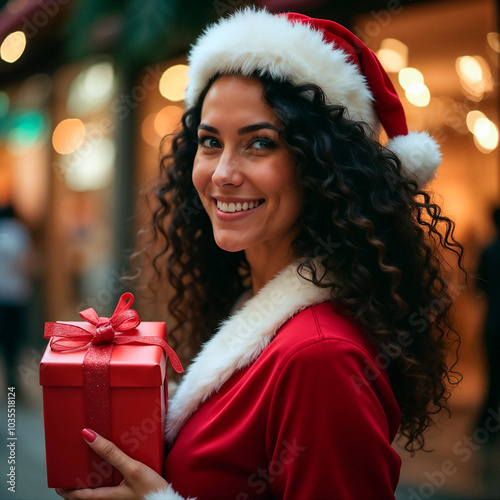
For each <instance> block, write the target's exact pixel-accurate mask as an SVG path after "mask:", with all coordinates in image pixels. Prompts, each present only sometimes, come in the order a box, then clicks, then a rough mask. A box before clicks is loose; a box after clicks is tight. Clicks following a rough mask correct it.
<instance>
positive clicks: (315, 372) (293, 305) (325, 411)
mask: <svg viewBox="0 0 500 500" xmlns="http://www.w3.org/2000/svg"><path fill="white" fill-rule="evenodd" d="M189 63H190V76H191V80H190V83H189V86H188V91H187V96H186V101H187V104H188V106H189V107H190V106H192V105H193V104H194V103H195V102H196V101H197V99H198V97H199V95H200V93H201V92H202V90H203V88H204V87H205V86H206V84H207V83H208V81H209V80H210V78H212V77H213V76H214V75H216V74H230V73H236V74H242V75H246V76H248V75H252V74H253V73H254V72H255V71H260V72H262V73H264V72H265V73H268V74H270V75H271V76H272V77H274V78H276V79H285V78H287V79H290V80H291V81H292V82H294V83H307V82H309V83H316V84H317V85H319V86H320V87H321V88H322V89H323V90H324V91H325V94H326V96H327V98H328V100H329V101H330V102H332V103H339V104H342V105H344V106H346V108H347V110H348V113H349V115H350V117H351V118H352V119H355V120H359V121H360V122H362V123H364V124H366V125H367V126H368V127H370V129H376V128H377V126H378V125H380V124H381V125H383V126H384V128H385V129H386V132H387V134H388V136H389V138H390V143H389V144H388V146H389V147H390V148H391V149H392V150H393V151H394V152H396V154H398V155H400V157H401V159H402V164H403V166H404V168H406V170H407V172H408V173H409V174H410V175H412V176H414V178H416V179H417V180H418V182H420V183H421V184H424V183H425V182H426V181H427V180H429V179H430V178H432V176H433V175H434V171H435V168H436V167H437V165H438V164H439V160H440V154H439V149H438V147H437V145H436V144H435V143H434V141H433V140H432V139H431V138H430V137H429V136H428V135H427V134H425V133H419V134H417V133H410V134H409V133H408V130H407V128H406V122H405V118H404V112H403V108H402V105H401V102H400V101H399V99H398V98H397V95H396V92H395V91H394V88H393V87H392V84H391V82H390V80H389V78H388V76H387V74H386V73H385V71H384V70H383V68H382V67H381V66H380V63H379V62H378V60H377V59H376V57H375V55H374V54H373V53H372V52H371V51H370V50H369V49H368V48H367V47H366V46H365V45H364V44H363V43H362V42H361V41H359V40H358V39H357V38H356V37H355V36H354V35H353V34H352V33H350V32H349V31H347V30H346V29H345V28H343V27H341V26H339V25H338V24H336V23H333V22H331V21H323V20H317V19H310V18H308V17H306V16H302V15H298V14H288V15H283V16H274V15H271V14H269V13H268V12H266V11H257V10H254V9H244V10H242V11H240V12H238V13H236V14H234V15H233V16H231V17H230V18H228V19H224V20H222V21H219V23H217V24H216V25H214V26H212V27H210V28H209V29H208V30H207V31H206V32H205V33H204V34H203V35H202V37H201V38H200V39H199V41H198V42H197V44H196V45H195V46H194V48H193V50H192V51H191V55H190V59H189ZM330 292H331V289H330V288H319V287H317V286H315V285H314V284H312V283H311V282H310V281H308V280H306V279H304V278H302V277H300V276H299V275H298V273H297V266H296V265H292V266H289V267H287V268H286V269H284V270H283V271H282V272H281V273H279V274H278V275H277V276H276V277H275V278H274V279H273V280H272V281H270V282H269V283H267V284H266V285H265V286H264V287H263V288H262V289H261V290H260V291H259V292H258V293H257V294H256V295H255V296H254V297H252V298H251V299H249V300H248V301H247V302H246V303H245V304H244V305H243V307H241V308H240V309H239V310H238V311H237V312H236V313H235V314H233V315H232V316H231V317H230V318H229V319H228V320H227V321H225V322H224V323H223V324H222V325H221V327H220V328H219V330H218V331H217V332H216V333H215V335H214V336H213V337H212V339H211V340H209V341H208V342H207V343H206V344H205V345H204V346H203V348H202V350H201V352H200V353H199V355H198V356H197V357H196V358H195V360H194V361H193V363H192V364H191V366H190V367H189V369H188V371H187V373H186V374H185V376H184V378H183V380H182V382H181V384H180V386H179V389H178V391H177V393H176V394H175V396H174V398H173V399H172V401H171V402H170V406H169V411H168V415H167V444H168V446H169V449H170V451H169V453H168V456H167V459H166V462H165V468H164V476H165V478H166V479H167V481H168V482H169V483H170V486H169V487H168V488H167V489H164V490H161V491H157V492H151V493H149V494H148V495H147V496H146V498H147V499H148V500H155V499H156V500H158V499H163V500H172V499H175V500H182V499H187V498H196V499H198V500H230V499H231V500H248V499H280V500H292V499H294V500H322V499H325V500H326V499H336V500H344V499H353V500H369V499H383V500H388V499H391V498H394V490H395V488H396V485H397V482H398V478H399V469H400V458H399V456H398V454H397V453H396V452H395V451H394V449H393V448H392V447H391V442H392V440H393V439H394V437H395V435H396V433H397V431H398V427H399V423H400V411H399V408H398V405H397V402H396V400H395V397H394V394H393V392H392V390H391V385H390V381H389V378H388V374H387V370H386V368H387V365H386V360H385V358H384V357H383V356H382V355H381V354H380V353H377V351H376V350H375V348H374V346H373V345H372V344H371V343H370V342H369V341H368V340H367V338H366V336H365V335H364V333H363V332H362V331H360V329H358V327H357V326H356V325H355V324H354V322H353V321H352V320H351V319H350V318H349V317H348V316H347V315H346V314H343V311H342V307H341V306H340V304H336V303H335V302H334V301H333V302H332V301H331V298H330Z"/></svg>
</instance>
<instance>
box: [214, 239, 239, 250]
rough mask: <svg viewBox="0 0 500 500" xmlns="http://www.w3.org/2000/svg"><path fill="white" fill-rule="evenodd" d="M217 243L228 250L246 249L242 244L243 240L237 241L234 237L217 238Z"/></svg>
mask: <svg viewBox="0 0 500 500" xmlns="http://www.w3.org/2000/svg"><path fill="white" fill-rule="evenodd" d="M215 243H216V244H217V246H218V247H219V248H220V249H221V250H224V251H226V252H233V253H234V252H240V251H241V250H245V247H244V245H242V243H241V241H235V240H234V239H229V238H219V239H218V238H215Z"/></svg>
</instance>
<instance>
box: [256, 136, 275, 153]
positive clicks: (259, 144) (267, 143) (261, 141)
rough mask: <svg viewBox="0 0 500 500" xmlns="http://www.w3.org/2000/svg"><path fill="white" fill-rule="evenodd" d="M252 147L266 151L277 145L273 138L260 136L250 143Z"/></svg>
mask: <svg viewBox="0 0 500 500" xmlns="http://www.w3.org/2000/svg"><path fill="white" fill-rule="evenodd" d="M250 145H251V147H252V148H254V149H257V150H258V151H264V150H265V149H272V148H274V147H275V146H276V144H275V143H274V141H272V140H271V139H265V138H261V137H258V138H257V139H254V140H253V141H252V142H251V143H250Z"/></svg>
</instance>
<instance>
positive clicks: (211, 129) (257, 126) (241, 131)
mask: <svg viewBox="0 0 500 500" xmlns="http://www.w3.org/2000/svg"><path fill="white" fill-rule="evenodd" d="M261 129H270V130H275V131H276V132H279V129H278V128H277V127H275V126H274V125H273V124H272V123H269V122H258V123H254V124H252V125H247V126H246V127H241V128H239V129H238V134H239V135H244V134H248V133H250V132H255V131H256V130H261ZM198 130H206V131H207V132H212V133H213V134H219V130H218V129H216V128H215V127H212V126H210V125H207V124H206V123H200V125H199V126H198Z"/></svg>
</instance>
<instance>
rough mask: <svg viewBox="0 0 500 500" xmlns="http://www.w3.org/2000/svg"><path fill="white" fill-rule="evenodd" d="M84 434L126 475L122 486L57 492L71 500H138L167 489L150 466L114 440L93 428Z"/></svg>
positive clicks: (91, 444) (163, 480) (87, 439)
mask: <svg viewBox="0 0 500 500" xmlns="http://www.w3.org/2000/svg"><path fill="white" fill-rule="evenodd" d="M82 435H83V437H84V438H85V441H87V443H88V445H89V446H90V447H91V448H92V449H93V450H94V451H95V452H96V453H97V454H98V455H99V456H101V457H102V458H103V459H104V460H106V461H107V462H109V463H110V464H111V465H112V466H113V467H116V468H117V469H118V470H119V471H120V472H121V474H122V476H123V481H122V482H121V483H120V484H119V485H118V486H105V487H102V488H95V489H93V488H85V489H78V490H63V489H56V493H57V494H58V495H60V496H62V497H63V498H65V499H67V500H73V499H81V500H84V499H85V500H104V499H106V500H111V499H116V500H137V499H142V498H144V496H145V495H146V494H147V493H149V492H150V491H155V490H158V489H160V488H167V487H168V483H167V481H165V479H163V477H161V476H160V475H159V474H157V473H156V472H155V471H154V470H153V469H151V468H150V467H148V466H147V465H144V464H142V463H141V462H138V461H137V460H134V459H133V458H130V457H129V456H128V455H125V453H123V451H121V450H120V449H119V448H118V447H117V446H115V445H114V444H113V443H112V442H111V441H108V440H107V439H105V438H103V437H102V436H99V435H98V434H96V433H95V432H94V431H91V430H90V429H84V430H83V431H82Z"/></svg>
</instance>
